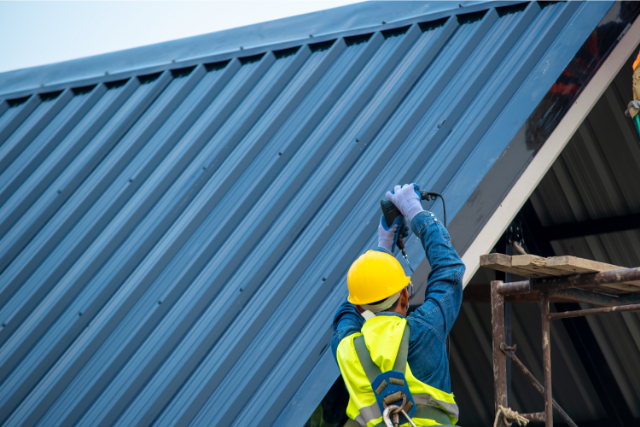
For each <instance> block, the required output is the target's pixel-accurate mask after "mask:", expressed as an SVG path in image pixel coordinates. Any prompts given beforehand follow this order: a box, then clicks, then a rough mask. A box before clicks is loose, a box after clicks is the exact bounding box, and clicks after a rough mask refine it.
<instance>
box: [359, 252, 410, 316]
mask: <svg viewBox="0 0 640 427" xmlns="http://www.w3.org/2000/svg"><path fill="white" fill-rule="evenodd" d="M409 280H410V279H409V278H408V277H407V276H406V275H405V274H404V270H403V269H402V266H401V265H400V263H399V262H398V260H397V259H395V258H394V257H392V256H391V255H389V254H386V253H384V252H378V251H367V253H365V254H363V255H360V257H359V258H358V259H357V260H355V261H354V263H353V264H351V267H350V268H349V273H348V274H347V286H348V287H349V298H348V300H349V302H350V303H351V304H356V305H362V304H371V303H373V302H377V301H381V300H383V299H385V298H388V297H390V296H391V295H393V294H396V293H398V292H400V291H401V290H402V289H404V288H405V287H406V286H407V285H408V284H409Z"/></svg>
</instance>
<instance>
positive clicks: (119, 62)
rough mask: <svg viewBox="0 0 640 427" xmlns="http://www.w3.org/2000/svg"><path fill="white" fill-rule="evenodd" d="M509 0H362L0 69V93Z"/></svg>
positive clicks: (209, 58)
mask: <svg viewBox="0 0 640 427" xmlns="http://www.w3.org/2000/svg"><path fill="white" fill-rule="evenodd" d="M524 2H525V0H509V1H485V0H478V1H462V2H437V1H428V2H415V1H380V2H375V1H371V2H363V3H356V4H352V5H347V6H342V7H338V8H333V9H327V10H322V11H318V12H313V13H308V14H304V15H298V16H293V17H289V18H283V19H278V20H275V21H268V22H264V23H259V24H254V25H249V26H245V27H238V28H233V29H229V30H224V31H218V32H214V33H209V34H203V35H199V36H193V37H187V38H183V39H178V40H172V41H167V42H162V43H157V44H152V45H147V46H141V47H136V48H132V49H126V50H121V51H116V52H110V53H104V54H101V55H95V56H89V57H85V58H79V59H73V60H70V61H64V62H58V63H54V64H47V65H41V66H37V67H31V68H24V69H20V70H13V71H7V72H4V73H0V97H3V98H18V97H22V96H26V95H29V94H32V93H34V92H51V91H56V90H61V89H63V88H67V87H69V86H70V85H71V83H73V85H74V86H85V85H91V84H97V83H100V82H105V81H115V80H119V79H124V78H129V77H132V76H134V75H144V74H150V73H155V72H158V71H164V70H167V69H178V68H183V67H188V66H193V65H196V64H199V63H203V62H209V63H210V62H218V61H224V60H228V59H230V58H234V57H239V56H250V55H255V54H257V53H262V52H265V51H267V50H278V49H286V48H289V47H294V46H299V45H301V44H304V43H308V42H309V41H310V39H312V40H313V42H322V41H326V40H331V39H334V38H336V37H345V36H351V35H358V34H363V33H367V32H373V31H380V30H386V29H392V28H397V27H401V26H405V25H408V24H412V23H415V22H426V21H432V20H437V19H440V18H443V17H447V16H452V15H461V14H467V13H473V12H476V11H480V10H485V9H487V8H489V7H501V6H508V5H512V4H518V3H524Z"/></svg>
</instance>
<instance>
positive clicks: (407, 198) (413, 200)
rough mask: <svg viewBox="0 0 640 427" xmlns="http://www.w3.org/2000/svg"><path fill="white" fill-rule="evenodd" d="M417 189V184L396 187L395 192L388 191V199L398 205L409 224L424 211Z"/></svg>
mask: <svg viewBox="0 0 640 427" xmlns="http://www.w3.org/2000/svg"><path fill="white" fill-rule="evenodd" d="M416 188H417V185H415V184H405V185H403V186H399V185H396V186H395V187H394V188H393V191H387V199H388V200H389V201H390V202H391V203H393V204H394V205H396V207H397V208H398V210H399V211H400V213H401V214H402V215H403V216H404V217H405V218H407V221H409V223H411V220H412V219H413V217H414V216H416V214H417V213H418V212H422V211H423V210H424V209H422V203H420V200H421V199H422V197H421V196H420V193H418V190H417V189H416Z"/></svg>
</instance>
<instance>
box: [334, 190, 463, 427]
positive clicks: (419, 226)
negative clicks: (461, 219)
mask: <svg viewBox="0 0 640 427" xmlns="http://www.w3.org/2000/svg"><path fill="white" fill-rule="evenodd" d="M417 188H418V187H416V186H415V185H414V184H408V185H404V186H396V187H395V188H394V190H393V191H392V192H388V193H387V194H386V196H387V199H388V200H389V201H391V202H392V203H393V204H394V205H395V206H396V207H397V208H398V209H399V211H400V213H401V214H402V216H399V217H398V218H396V220H395V221H394V223H393V224H391V225H389V224H387V223H386V221H385V219H384V216H383V217H382V218H381V219H380V224H379V226H378V245H379V247H378V248H377V249H376V250H375V251H372V250H370V251H368V252H367V253H365V254H363V255H361V256H360V257H359V258H358V259H357V260H356V261H355V262H354V263H353V264H352V265H351V268H350V269H349V272H348V276H347V285H348V288H349V296H348V298H347V301H345V302H344V303H343V304H342V305H341V306H340V307H339V308H338V311H337V312H336V315H335V318H334V320H333V335H332V338H331V346H332V350H333V353H334V356H335V357H336V359H337V361H338V365H339V366H340V372H341V373H342V377H343V379H344V382H345V384H346V387H347V390H348V391H349V404H348V406H347V416H348V417H349V418H350V420H349V422H348V424H350V425H354V426H357V425H360V426H367V427H373V426H384V425H385V423H384V422H383V413H382V410H381V409H380V405H381V404H378V399H377V397H376V393H375V392H374V390H373V386H372V381H370V378H369V377H371V375H372V373H371V372H365V371H376V372H387V371H391V370H398V369H400V370H404V377H405V378H406V382H407V384H406V385H408V389H409V391H410V394H411V396H412V398H413V401H414V402H415V406H416V408H417V412H415V414H414V415H413V416H412V417H411V418H413V422H414V423H415V425H419V426H431V425H440V424H444V425H450V424H455V423H456V422H457V419H458V406H457V405H456V403H455V400H454V397H453V394H452V393H451V379H450V376H449V361H448V357H447V349H446V344H445V343H446V340H447V336H448V334H449V332H450V331H451V327H452V326H453V323H454V322H455V320H456V318H457V316H458V312H459V311H460V305H461V304H462V291H463V289H462V277H463V275H464V271H465V267H464V264H463V263H462V260H461V259H460V256H458V254H457V252H456V251H455V249H454V248H453V246H452V245H451V240H450V238H449V233H448V232H447V230H446V229H445V227H444V226H443V224H442V223H441V222H440V221H439V220H438V219H437V218H436V217H435V215H434V214H433V213H431V212H428V211H425V210H423V208H422V204H421V202H420V200H421V197H420V195H419V193H418V192H417ZM404 220H406V221H407V222H408V223H409V224H410V225H411V230H412V231H413V232H414V233H415V234H416V236H418V237H419V238H420V240H421V242H422V246H423V247H424V250H425V253H426V257H427V260H428V261H429V264H430V265H431V272H430V273H429V280H428V283H427V288H426V291H425V301H424V304H422V305H421V306H420V307H419V308H417V309H416V310H415V311H413V312H412V313H411V314H409V315H408V316H407V312H408V309H409V298H410V296H411V294H412V291H413V285H412V284H411V279H410V278H409V277H407V276H406V275H405V273H404V271H403V269H402V266H401V265H400V263H399V262H398V260H397V259H396V258H395V257H394V256H393V252H394V250H395V243H396V242H397V239H398V235H399V234H400V233H402V229H403V221H404ZM405 334H408V340H407V337H406V336H405ZM359 337H363V338H359ZM407 341H408V346H407ZM362 343H364V345H363V344H362ZM364 346H366V348H363V347H364ZM369 356H370V358H369V359H367V358H368V357H369ZM363 359H367V360H363ZM404 360H406V362H404ZM370 362H373V364H371V363H370ZM394 364H395V365H394ZM373 365H375V366H373ZM365 366H366V367H367V369H365V368H364V367H365ZM385 384H386V382H385ZM376 390H378V389H376ZM400 404H402V402H400V403H399V404H398V405H400ZM396 406H397V405H396ZM407 409H409V408H407ZM387 425H390V424H387ZM400 425H403V426H409V425H411V424H408V421H407V420H406V419H405V418H402V421H401V423H400Z"/></svg>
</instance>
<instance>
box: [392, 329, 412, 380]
mask: <svg viewBox="0 0 640 427" xmlns="http://www.w3.org/2000/svg"><path fill="white" fill-rule="evenodd" d="M408 356H409V322H407V324H406V325H405V327H404V332H403V333H402V341H400V348H399V349H398V355H397V356H396V361H395V362H393V370H394V371H399V372H402V373H403V374H404V371H405V369H406V367H407V357H408Z"/></svg>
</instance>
